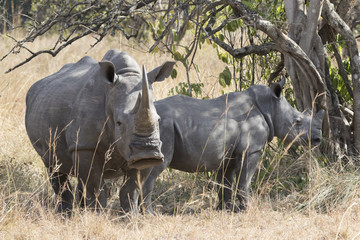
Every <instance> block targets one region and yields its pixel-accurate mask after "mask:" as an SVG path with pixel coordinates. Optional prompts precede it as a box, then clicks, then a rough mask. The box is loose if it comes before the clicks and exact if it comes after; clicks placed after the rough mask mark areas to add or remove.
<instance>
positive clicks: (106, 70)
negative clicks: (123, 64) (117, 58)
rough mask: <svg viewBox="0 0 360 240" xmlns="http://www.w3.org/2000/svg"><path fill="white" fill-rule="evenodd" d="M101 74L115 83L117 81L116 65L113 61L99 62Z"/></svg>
mask: <svg viewBox="0 0 360 240" xmlns="http://www.w3.org/2000/svg"><path fill="white" fill-rule="evenodd" d="M99 65H100V71H101V74H102V75H103V76H104V77H105V78H106V80H108V81H109V82H111V83H113V82H114V81H115V67H114V64H113V63H112V62H109V61H106V60H104V61H101V62H99Z"/></svg>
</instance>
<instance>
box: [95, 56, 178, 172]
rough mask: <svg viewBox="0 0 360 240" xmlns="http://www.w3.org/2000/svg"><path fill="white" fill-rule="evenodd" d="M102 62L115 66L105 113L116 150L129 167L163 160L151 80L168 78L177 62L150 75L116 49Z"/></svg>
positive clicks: (142, 165) (140, 166)
mask: <svg viewBox="0 0 360 240" xmlns="http://www.w3.org/2000/svg"><path fill="white" fill-rule="evenodd" d="M102 62H103V63H106V64H108V65H111V66H112V67H113V69H112V70H111V71H110V72H111V74H113V75H114V76H113V78H111V77H110V79H114V80H113V81H112V82H111V84H110V85H111V86H110V94H109V95H110V96H109V99H108V100H107V106H106V112H107V115H108V116H109V124H108V125H109V126H110V127H111V128H112V130H113V132H114V141H115V142H116V150H117V151H118V152H119V154H120V155H121V157H122V158H124V159H125V160H126V161H127V163H128V167H130V168H136V169H139V170H141V169H144V168H148V167H152V166H155V165H157V164H160V163H162V162H163V159H164V156H163V154H162V152H161V146H162V142H161V141H160V133H159V120H160V117H159V115H158V114H157V112H156V109H155V106H154V102H153V91H152V83H153V82H154V81H162V80H164V79H165V78H166V77H168V76H169V75H170V74H171V71H172V68H173V65H174V63H173V62H170V63H165V64H164V65H162V66H161V67H158V68H156V69H154V70H153V71H151V72H150V73H149V74H148V73H147V72H146V70H145V67H143V69H142V73H141V71H140V67H139V66H138V64H137V63H136V61H135V60H134V59H133V58H132V57H130V56H129V55H127V54H126V53H123V52H116V51H115V50H111V51H109V52H108V53H107V54H106V55H105V57H104V58H103V60H102ZM148 75H149V76H150V77H149V79H148Z"/></svg>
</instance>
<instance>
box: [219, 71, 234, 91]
mask: <svg viewBox="0 0 360 240" xmlns="http://www.w3.org/2000/svg"><path fill="white" fill-rule="evenodd" d="M231 79H232V75H231V71H230V69H229V68H228V67H225V69H224V71H222V72H221V73H220V74H219V84H220V85H221V86H222V87H226V86H230V84H231Z"/></svg>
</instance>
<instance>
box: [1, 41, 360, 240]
mask: <svg viewBox="0 0 360 240" xmlns="http://www.w3.org/2000/svg"><path fill="white" fill-rule="evenodd" d="M53 40H54V39H53V38H52V37H51V36H50V37H44V38H42V39H39V40H37V41H36V42H35V43H33V44H32V46H31V47H32V48H33V49H40V48H42V47H44V46H50V44H51V42H52V41H53ZM90 43H91V38H85V39H83V40H81V41H80V42H77V43H75V44H73V45H71V46H70V48H68V49H65V50H64V51H63V52H61V53H60V54H59V55H58V56H57V57H56V58H52V57H50V56H40V57H38V58H36V59H34V60H33V61H31V62H30V63H28V64H26V65H25V66H23V67H21V68H20V69H17V70H15V71H14V72H11V73H9V74H4V71H5V70H7V69H8V68H10V67H12V66H13V65H15V64H16V63H18V62H19V61H20V60H22V59H24V58H26V56H27V55H26V54H25V53H21V54H18V55H11V56H10V57H9V58H7V59H6V60H5V61H3V62H0V139H1V141H0V239H216V238H220V239H356V238H360V236H359V235H360V204H359V189H360V188H359V186H358V183H359V180H360V179H359V178H360V177H359V173H358V171H357V169H356V167H354V166H350V165H348V166H344V165H342V164H340V163H335V164H333V165H332V166H330V167H323V166H321V164H319V162H321V159H320V160H319V158H318V156H317V154H316V152H314V151H307V150H305V151H304V152H303V154H302V156H300V157H299V158H298V157H296V158H295V157H294V154H291V153H290V152H284V150H283V149H282V150H278V149H276V147H275V150H271V149H270V150H267V151H265V152H264V157H263V161H267V163H266V164H263V165H262V166H261V168H260V170H261V171H260V172H262V173H265V175H264V176H266V177H262V175H261V174H260V172H259V173H258V174H257V177H256V178H255V179H254V181H255V183H254V184H253V193H252V196H253V197H252V200H251V201H250V206H249V210H248V211H247V212H243V213H238V214H233V213H227V212H217V211H215V210H214V208H215V206H216V202H217V199H216V189H215V184H214V180H213V178H212V177H209V176H205V175H204V174H198V175H197V174H189V173H182V172H178V171H175V170H173V171H170V170H167V171H165V172H164V173H163V174H162V175H161V176H160V177H159V179H158V181H157V185H156V189H155V194H154V195H155V198H154V205H155V208H156V210H157V215H155V216H148V215H146V216H142V215H140V216H133V215H125V216H121V215H119V214H118V213H117V211H116V210H117V209H118V201H117V191H116V190H117V189H116V188H113V191H112V196H111V199H110V206H109V209H111V211H110V210H109V211H105V212H103V213H100V214H94V213H92V212H83V211H81V210H79V209H76V210H75V214H74V217H73V218H71V219H63V218H62V217H61V216H59V215H56V214H55V213H54V203H55V201H54V196H53V192H52V189H51V188H50V186H49V183H48V181H47V175H46V172H45V169H44V167H43V164H42V162H41V160H40V158H39V156H38V155H37V154H36V153H35V151H34V150H33V148H32V146H31V144H30V142H29V140H28V137H27V135H26V131H25V127H24V113H25V96H26V92H27V90H28V89H29V87H30V86H31V85H32V84H33V83H34V82H36V81H37V80H39V79H41V78H43V77H45V76H48V75H49V74H52V73H54V72H56V71H58V70H59V69H60V68H61V67H62V66H63V65H64V64H66V63H69V62H76V61H78V60H79V59H80V58H81V57H83V56H84V55H90V56H92V57H93V58H94V59H97V60H100V59H101V58H102V57H103V55H104V54H105V52H106V51H108V50H109V49H111V48H118V49H121V50H124V51H126V52H128V53H129V54H131V55H132V56H134V58H135V59H136V60H137V61H138V62H139V63H140V64H145V66H146V67H147V69H148V70H151V69H153V68H155V67H157V66H159V65H160V64H161V63H162V62H164V61H166V60H169V59H170V57H169V56H167V55H165V54H156V55H155V54H149V53H146V51H144V50H143V49H142V48H141V47H140V46H138V45H137V44H135V43H129V42H127V41H125V40H124V39H122V38H121V37H111V38H107V39H105V40H104V41H103V42H101V43H100V44H99V45H97V46H96V47H95V48H92V49H90V48H89V45H90ZM0 45H1V46H2V47H1V49H0V55H3V54H5V53H6V50H8V49H10V45H11V40H10V39H7V38H5V37H0ZM196 62H197V63H198V64H199V69H200V74H199V75H198V74H196V73H195V72H194V71H192V72H191V79H192V81H194V82H198V81H201V82H203V83H204V84H205V87H204V89H203V90H204V93H203V96H204V97H205V96H209V97H216V96H219V95H220V94H221V89H220V87H219V85H218V84H217V76H218V74H219V72H220V71H222V69H223V67H224V66H223V65H222V63H220V62H219V61H218V60H217V56H216V52H215V51H213V50H212V49H211V48H207V49H203V50H202V51H200V52H199V55H198V57H197V59H196ZM177 69H178V72H179V74H178V78H177V79H176V80H171V79H168V80H165V81H164V82H162V83H157V84H155V85H154V93H155V98H156V99H161V98H164V97H167V95H168V92H169V90H170V89H171V88H173V87H175V86H176V85H177V84H178V83H179V82H185V81H186V79H185V76H186V75H185V72H184V69H183V68H182V66H181V65H180V64H178V66H177ZM273 146H276V144H273ZM301 174H304V175H305V177H306V178H307V180H306V181H304V186H303V188H302V189H300V188H299V186H298V185H296V181H295V180H294V179H293V177H294V176H300V175H301ZM300 181H301V179H300ZM109 184H111V183H109ZM114 186H116V184H114Z"/></svg>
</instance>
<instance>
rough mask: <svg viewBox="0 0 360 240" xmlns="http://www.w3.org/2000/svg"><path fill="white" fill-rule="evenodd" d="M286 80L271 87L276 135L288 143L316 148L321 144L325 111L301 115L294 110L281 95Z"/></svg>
mask: <svg viewBox="0 0 360 240" xmlns="http://www.w3.org/2000/svg"><path fill="white" fill-rule="evenodd" d="M284 83H285V79H283V80H282V81H280V83H273V84H272V86H271V91H272V93H271V94H272V97H273V99H274V103H273V117H272V119H273V126H274V135H275V136H277V137H279V138H281V139H283V140H284V141H285V142H286V143H291V142H294V143H298V144H301V145H311V146H316V145H319V144H320V142H321V137H322V131H321V129H322V121H323V118H324V114H325V110H323V109H322V110H320V111H318V112H317V113H316V114H312V113H311V111H309V112H307V113H301V112H299V111H297V110H296V109H294V108H293V107H292V106H291V105H290V104H289V103H288V102H287V100H286V99H285V97H284V96H283V95H281V91H282V88H283V86H284Z"/></svg>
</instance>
